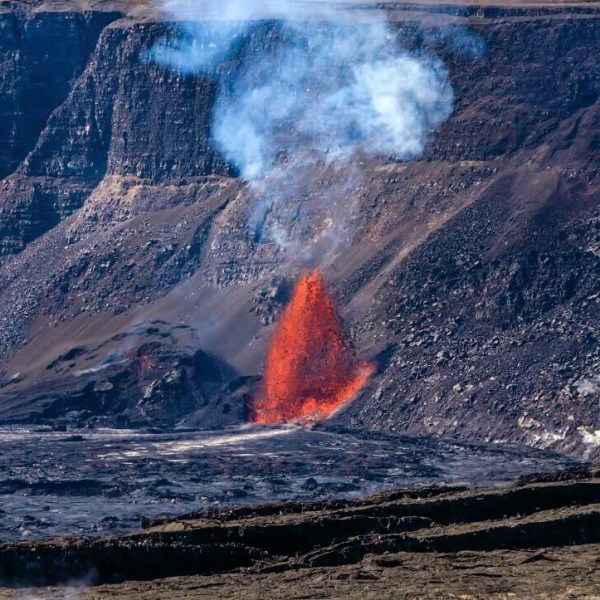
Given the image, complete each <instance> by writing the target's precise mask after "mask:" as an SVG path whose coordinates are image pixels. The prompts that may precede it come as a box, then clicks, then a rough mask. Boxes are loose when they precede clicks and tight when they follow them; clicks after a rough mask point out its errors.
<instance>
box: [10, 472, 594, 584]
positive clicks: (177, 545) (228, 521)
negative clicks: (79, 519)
mask: <svg viewBox="0 0 600 600" xmlns="http://www.w3.org/2000/svg"><path fill="white" fill-rule="evenodd" d="M598 486H599V483H598V481H597V480H594V479H591V480H588V481H584V482H574V483H571V482H565V483H554V484H535V485H528V486H525V487H521V488H517V489H514V488H506V489H497V490H475V491H470V492H460V491H458V492H457V491H454V490H450V489H446V490H444V489H443V488H440V489H438V490H436V491H435V493H432V494H427V493H426V491H425V492H424V494H423V496H421V497H416V498H415V497H414V495H412V494H410V493H408V494H399V493H397V492H391V493H384V494H380V495H378V496H374V497H371V498H366V499H362V500H355V501H346V502H341V503H338V504H337V505H335V506H331V505H329V504H327V503H321V504H318V503H313V504H307V505H301V504H298V505H293V506H292V507H283V509H282V506H281V505H270V506H261V507H256V510H255V511H254V512H250V513H248V514H245V515H243V514H239V511H238V512H236V511H223V512H211V513H210V514H208V513H207V514H204V515H203V514H197V515H190V516H188V517H183V518H181V519H177V520H174V521H171V522H167V523H163V524H159V525H154V526H153V527H148V528H147V529H146V530H145V531H144V532H143V533H138V534H132V535H129V536H125V537H120V538H104V539H99V540H95V541H90V540H85V539H81V540H77V539H73V540H54V541H48V542H43V543H21V544H5V545H3V546H0V580H1V581H2V583H3V585H24V584H35V585H47V584H53V583H54V584H56V583H61V582H65V581H68V580H69V579H74V578H79V577H83V576H85V575H87V574H89V573H93V576H92V579H93V583H103V582H119V581H126V580H147V579H159V578H162V577H169V576H176V575H193V574H206V573H218V572H226V571H231V570H234V569H242V568H243V569H245V573H246V574H248V572H261V573H269V572H285V571H288V570H290V569H293V570H295V571H296V572H298V569H301V568H306V567H317V566H328V567H333V566H340V565H345V564H355V563H358V562H360V561H361V560H362V559H363V558H364V557H365V556H366V555H371V556H382V555H387V558H388V559H389V554H390V553H398V552H401V551H403V552H432V551H435V552H459V551H466V550H469V551H478V550H485V551H488V552H489V551H493V550H497V549H518V548H528V549H537V548H544V549H545V548H548V547H552V546H563V545H578V544H589V543H598V542H599V541H600V533H599V532H600V529H599V527H598V526H599V525H600V513H599V512H598V504H596V503H595V502H596V500H597V498H598ZM288 508H293V509H294V510H289V509H288ZM382 560H385V558H382ZM382 566H383V563H382ZM246 576H248V575H246Z"/></svg>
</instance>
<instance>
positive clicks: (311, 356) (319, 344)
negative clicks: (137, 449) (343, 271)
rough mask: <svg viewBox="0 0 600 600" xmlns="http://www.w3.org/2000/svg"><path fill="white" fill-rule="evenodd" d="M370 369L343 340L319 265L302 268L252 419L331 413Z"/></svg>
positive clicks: (308, 417)
mask: <svg viewBox="0 0 600 600" xmlns="http://www.w3.org/2000/svg"><path fill="white" fill-rule="evenodd" d="M373 372H374V366H373V365H371V364H369V363H358V362H357V361H356V358H355V356H354V354H353V352H352V351H351V349H350V348H349V347H348V345H347V344H346V343H345V342H344V338H343V335H342V324H341V321H340V318H339V316H338V314H337V311H336V309H335V305H334V303H333V299H332V298H331V296H330V295H329V294H328V293H327V290H326V288H325V281H324V280H323V275H322V274H321V272H320V271H319V270H315V271H313V272H312V273H309V272H308V271H304V272H303V274H302V277H301V278H300V281H299V282H298V284H297V285H296V289H295V290H294V295H293V297H292V300H291V302H290V303H289V304H288V306H287V307H286V309H285V311H284V312H283V314H282V316H281V319H280V322H279V325H278V327H277V330H276V331H275V334H274V336H273V339H272V340H271V345H270V348H269V352H268V355H267V364H266V368H265V377H264V389H263V392H262V395H261V396H260V397H259V399H258V401H257V402H256V405H255V407H254V414H253V416H252V421H253V422H255V423H264V424H269V423H270V424H272V423H281V422H283V421H294V420H299V419H306V420H320V419H325V418H327V417H329V416H331V415H332V414H333V413H334V412H335V411H336V410H337V409H338V408H339V407H340V406H342V405H343V404H345V403H346V402H348V401H349V400H351V399H352V398H353V397H354V396H355V395H356V393H357V392H358V391H359V390H360V389H361V388H362V387H363V385H365V383H366V382H367V380H368V379H369V377H370V376H371V375H372V374H373Z"/></svg>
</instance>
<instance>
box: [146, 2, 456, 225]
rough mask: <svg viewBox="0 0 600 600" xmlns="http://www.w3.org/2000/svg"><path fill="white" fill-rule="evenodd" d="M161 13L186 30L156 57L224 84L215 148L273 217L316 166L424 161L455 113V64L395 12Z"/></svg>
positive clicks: (303, 7) (269, 7)
mask: <svg viewBox="0 0 600 600" xmlns="http://www.w3.org/2000/svg"><path fill="white" fill-rule="evenodd" d="M161 7H162V9H163V11H164V12H165V13H166V15H167V16H168V17H169V18H172V19H174V20H176V21H177V22H178V27H181V28H182V31H181V35H180V36H179V37H178V39H176V40H175V41H173V40H170V41H164V42H162V43H160V44H158V45H157V46H155V47H154V48H153V49H152V50H151V53H150V59H151V60H153V61H155V62H159V63H161V64H163V65H166V66H169V67H172V68H175V69H178V70H179V71H181V72H184V73H190V74H201V75H203V76H206V77H211V78H214V79H215V82H216V84H217V86H218V88H217V98H216V102H215V105H214V113H213V123H212V136H213V138H214V140H213V141H214V143H215V145H216V147H217V148H218V149H219V150H220V151H221V152H222V154H223V155H224V156H225V158H226V159H227V160H228V161H229V162H230V163H231V164H233V165H234V166H235V167H236V168H237V169H238V170H239V173H240V175H241V176H242V177H243V178H244V179H245V180H246V181H247V182H248V183H249V184H250V186H251V187H252V188H254V190H255V191H256V192H257V193H256V196H258V197H261V198H262V202H261V204H260V208H261V210H262V212H263V213H264V212H265V211H267V210H269V211H272V210H273V205H272V204H273V200H272V197H273V195H276V196H277V197H278V198H279V199H281V198H282V197H283V198H284V199H285V196H286V193H289V190H290V189H293V190H294V193H295V195H296V196H297V192H298V189H297V186H298V180H299V179H302V175H299V173H303V172H304V173H306V169H308V168H310V167H311V166H314V165H336V166H337V165H339V166H345V165H355V164H356V163H357V162H358V159H359V158H360V159H361V160H362V159H365V158H369V157H374V156H384V157H388V158H389V157H391V158H394V159H398V160H407V159H413V158H415V157H417V156H419V155H420V154H421V153H422V152H423V149H424V145H425V143H426V140H427V137H428V135H429V134H430V132H431V131H432V130H434V129H435V128H437V127H439V126H440V124H441V123H442V122H443V121H444V120H445V119H446V118H447V117H448V116H449V114H450V113H451V111H452V106H453V93H452V88H451V86H450V84H449V82H448V73H447V70H446V68H445V67H444V65H443V63H442V62H441V61H440V60H439V59H438V58H437V57H435V56H433V55H431V54H427V53H425V52H409V51H407V50H406V49H405V48H403V46H402V44H401V42H400V41H399V36H398V34H397V32H396V31H395V30H394V27H393V26H392V24H391V23H389V22H388V20H387V18H386V16H385V13H384V12H383V11H380V10H372V11H365V10H358V9H356V6H355V7H354V8H352V7H351V6H346V7H344V5H343V4H341V3H337V2H332V1H327V0H325V1H321V2H311V1H306V2H298V1H293V0H262V1H260V0H258V1H257V0H254V1H252V2H249V1H247V0H222V1H221V2H219V4H218V5H217V4H216V3H215V2H211V1H209V0H169V1H167V0H163V1H162V4H161ZM259 38H260V43H259V44H257V43H256V42H257V40H258V39H259ZM286 190H287V192H286ZM270 198H271V199H270ZM255 216H256V215H255Z"/></svg>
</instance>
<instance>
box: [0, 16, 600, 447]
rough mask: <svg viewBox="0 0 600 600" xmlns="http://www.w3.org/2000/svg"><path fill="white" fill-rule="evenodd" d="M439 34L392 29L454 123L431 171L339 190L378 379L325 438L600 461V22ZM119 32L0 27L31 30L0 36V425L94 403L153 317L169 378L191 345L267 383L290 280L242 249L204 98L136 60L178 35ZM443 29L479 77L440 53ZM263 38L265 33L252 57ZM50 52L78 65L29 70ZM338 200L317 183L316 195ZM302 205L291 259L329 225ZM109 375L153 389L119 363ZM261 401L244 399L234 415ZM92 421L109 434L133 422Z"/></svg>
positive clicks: (358, 332)
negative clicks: (535, 449)
mask: <svg viewBox="0 0 600 600" xmlns="http://www.w3.org/2000/svg"><path fill="white" fill-rule="evenodd" d="M445 10H446V9H444V10H442V11H441V12H442V13H444V11H445ZM451 12H454V13H456V14H457V15H458V16H456V17H454V18H455V24H453V25H447V24H446V25H444V26H442V27H441V28H440V25H439V23H438V24H436V23H435V22H434V21H433V18H432V13H431V12H429V11H427V10H425V9H423V10H422V11H419V9H416V8H415V9H411V12H410V13H408V12H405V11H402V10H399V9H398V10H396V11H395V12H393V13H392V18H393V19H394V20H395V21H397V22H398V28H399V35H401V36H402V37H403V39H404V40H405V43H406V45H407V46H408V47H409V48H412V49H417V48H422V47H423V48H425V49H428V50H433V51H435V52H437V53H438V54H440V55H441V57H442V58H443V59H444V61H445V62H446V63H447V64H448V65H449V67H450V71H451V79H452V84H453V87H454V91H455V95H456V108H455V111H454V114H453V115H452V117H451V118H450V119H448V121H447V122H446V123H445V124H444V126H443V127H442V129H441V131H440V132H439V133H438V134H436V135H435V136H434V137H433V138H432V139H431V141H430V144H429V146H428V149H427V151H426V154H425V158H424V159H423V160H420V161H414V162H410V163H397V162H394V161H391V160H389V159H387V158H386V157H382V158H380V159H378V160H373V161H371V162H369V163H368V164H366V165H365V166H364V176H363V179H362V181H361V183H360V185H359V186H358V187H357V189H356V190H354V191H353V194H354V195H355V196H356V198H355V199H356V200H357V202H356V203H355V204H354V205H353V208H352V210H351V214H349V215H347V220H348V222H352V223H353V227H354V229H353V230H348V231H347V232H345V233H347V235H348V236H349V237H350V238H351V239H353V240H354V241H353V242H351V243H350V245H349V247H347V248H345V249H344V251H343V252H340V253H339V254H338V255H337V256H336V257H335V259H334V260H333V261H332V264H331V265H330V266H329V267H327V268H326V269H325V277H326V279H327V282H328V284H329V285H330V286H331V288H332V289H333V290H334V292H335V294H336V298H337V300H338V303H339V305H340V307H341V310H342V312H343V313H344V314H343V316H344V319H345V321H346V322H347V323H348V326H349V330H350V331H349V333H351V334H352V336H353V338H354V344H355V346H356V349H357V351H358V354H359V355H360V356H361V357H364V358H366V359H375V360H377V362H378V363H379V366H380V370H379V374H378V375H377V376H376V377H374V378H373V379H372V382H371V384H370V386H369V387H368V389H366V390H365V392H364V393H363V394H361V396H360V397H359V398H357V400H356V401H355V402H354V403H353V404H352V405H350V406H349V407H348V408H347V409H346V410H344V411H343V412H342V413H340V414H339V415H338V416H337V417H336V418H337V419H338V420H339V421H341V422H343V423H346V424H348V423H351V424H352V425H353V426H359V427H368V428H371V429H381V430H393V431H403V432H405V431H408V432H410V433H413V434H446V435H451V436H459V437H463V438H466V439H477V440H488V441H489V440H505V441H511V442H524V443H529V444H532V445H536V446H542V447H553V448H557V449H562V450H567V451H570V452H574V453H577V454H586V455H587V454H597V452H598V450H597V448H598V443H597V437H598V436H597V435H596V433H595V432H596V430H597V429H600V423H599V422H598V419H599V417H598V411H597V410H596V407H597V403H598V395H599V393H600V354H599V344H598V333H597V331H598V313H599V311H598V308H599V302H600V261H599V258H598V257H599V255H600V237H599V235H600V234H599V231H600V214H599V213H598V204H597V202H596V201H595V198H596V197H597V192H598V182H599V178H598V175H599V172H598V164H599V163H598V159H599V158H600V141H599V140H600V131H599V129H598V122H599V121H598V117H599V112H600V101H599V94H600V87H599V86H600V84H599V83H598V82H599V81H600V77H599V73H598V69H599V67H598V61H597V57H598V55H600V15H598V12H597V8H596V7H595V5H577V6H575V7H571V8H561V7H555V8H551V7H546V8H527V7H514V8H506V7H505V8H503V7H495V8H486V9H485V10H483V9H482V10H480V11H469V10H467V9H466V8H465V9H464V10H458V9H456V10H453V11H451ZM115 19H116V15H114V14H112V13H107V12H97V11H96V10H92V11H91V12H89V13H85V14H81V13H79V12H74V11H69V10H64V11H63V12H60V13H51V12H44V11H43V10H42V11H41V12H36V13H32V14H25V13H22V12H19V13H17V12H15V11H12V12H11V10H10V9H8V10H5V11H4V12H2V13H1V14H0V23H5V25H2V27H4V28H5V29H6V31H7V32H9V31H10V32H13V31H15V32H16V31H20V32H22V33H21V34H19V35H17V34H16V33H14V34H12V33H11V34H10V35H8V34H7V35H6V36H5V35H4V34H2V35H1V36H0V55H1V56H6V57H7V58H6V59H5V62H3V63H2V65H4V66H3V67H2V68H3V69H5V70H6V72H7V73H8V74H9V75H7V77H4V78H2V79H1V80H0V110H2V111H4V112H6V114H8V115H9V117H8V119H3V120H2V122H1V123H0V140H8V143H7V144H4V143H2V144H1V146H2V149H1V150H0V152H3V153H4V154H0V174H1V175H3V176H5V178H4V179H3V180H2V181H0V254H1V255H2V256H3V258H2V259H1V260H2V262H1V266H0V325H1V326H0V357H1V358H0V368H1V369H2V371H1V372H2V388H1V389H0V419H2V420H4V421H14V420H19V421H23V420H27V419H29V418H31V416H32V415H36V418H39V416H40V414H44V411H48V412H47V413H46V414H47V418H48V419H52V420H54V419H56V418H58V417H60V416H64V415H66V412H73V411H75V412H77V411H84V410H86V408H87V405H88V403H89V402H90V400H89V399H88V397H87V396H85V395H81V390H80V385H79V383H78V382H79V381H81V379H80V378H79V377H76V376H75V374H76V373H79V372H81V371H87V372H88V374H87V375H86V377H89V378H90V379H89V381H90V382H91V383H90V385H92V386H96V384H98V385H100V386H102V384H101V383H99V380H98V379H97V376H96V375H94V373H95V372H94V371H93V369H95V368H98V367H101V366H102V365H104V364H106V361H107V360H111V359H110V357H111V356H114V355H118V354H119V353H121V354H127V353H130V354H127V355H128V356H134V355H135V353H136V352H138V350H139V349H140V348H141V347H142V346H143V345H144V344H146V343H148V342H152V341H156V339H155V338H156V335H157V334H156V332H155V331H154V330H153V325H152V323H153V322H155V321H157V320H158V321H161V323H163V324H162V325H161V327H160V334H159V340H162V342H164V340H166V339H167V338H168V340H169V341H168V348H169V353H174V354H177V355H179V357H180V359H181V360H183V359H185V357H189V356H193V355H194V353H195V352H197V351H198V350H199V349H201V350H202V351H203V352H206V353H208V354H209V355H211V356H212V355H216V356H217V357H218V360H220V361H222V362H223V363H228V364H230V365H231V370H230V371H228V370H227V369H229V367H227V368H226V367H225V366H224V367H223V368H224V372H225V371H226V372H227V373H229V372H231V373H232V375H231V377H232V378H235V377H237V376H238V375H244V376H253V375H256V374H257V373H259V372H260V371H261V368H262V362H263V360H264V356H265V348H266V342H267V341H268V339H269V336H270V333H271V327H272V325H273V323H274V321H275V320H276V319H277V316H278V314H279V312H280V309H281V306H282V304H283V303H284V302H285V299H286V298H287V297H288V295H289V290H290V289H291V285H292V282H293V280H294V279H295V277H296V276H297V274H298V270H297V269H296V266H294V267H293V268H292V267H289V263H286V261H285V260H282V254H281V252H280V250H279V249H278V248H277V247H276V246H274V245H272V244H267V243H263V242H261V241H260V240H257V239H256V237H255V236H254V235H253V234H252V232H250V231H248V228H247V217H248V207H249V206H250V205H251V202H252V200H251V198H250V193H249V192H248V190H247V189H245V188H244V186H243V183H242V182H240V181H239V180H237V179H236V178H235V177H234V173H233V171H232V169H231V167H230V166H228V165H226V164H225V162H224V161H223V159H222V158H221V157H220V156H219V154H218V153H217V152H215V150H214V149H213V148H212V146H211V143H210V135H211V134H210V115H211V110H212V103H213V101H214V94H215V89H214V87H215V86H214V83H213V82H211V81H208V80H207V79H205V78H201V77H193V76H183V75H180V74H178V73H174V72H172V71H168V70H165V69H164V68H161V67H158V66H156V65H153V64H149V63H147V62H146V61H144V60H141V57H142V56H143V55H144V52H145V51H146V50H147V48H148V47H149V46H150V45H151V44H152V43H154V42H155V41H156V40H158V39H161V38H162V37H163V36H165V35H167V36H168V35H172V32H170V31H169V29H168V28H166V27H165V26H164V25H161V24H157V23H156V22H153V21H152V20H136V19H133V18H127V19H120V20H115ZM109 23H110V24H109ZM32 24H35V27H34V26H33V25H32ZM456 24H460V25H461V26H466V27H468V28H469V29H470V30H471V31H472V32H473V33H475V34H476V35H477V36H479V38H480V39H481V40H482V41H483V47H484V48H485V50H484V53H483V55H481V56H475V55H474V54H473V53H470V52H466V51H465V46H464V44H462V45H461V44H460V43H457V39H461V38H457V37H456V35H450V33H449V32H450V30H451V29H452V28H453V27H454V28H455V29H456ZM17 25H18V27H17ZM2 31H4V29H3V30H2ZM269 31H270V29H269V25H268V24H264V23H263V24H261V25H257V26H256V29H255V31H254V32H253V33H252V35H251V36H250V38H249V39H250V41H251V42H252V43H249V44H248V51H249V52H260V49H261V44H262V43H263V42H262V40H264V39H265V36H266V35H268V33H269ZM23 32H25V33H23ZM61 32H62V33H61ZM34 34H35V35H34ZM53 35H59V36H62V37H63V38H66V39H67V41H68V42H69V43H70V44H71V47H73V46H77V47H78V51H77V52H75V51H72V52H71V51H67V50H65V51H64V54H60V53H59V54H54V55H52V56H51V57H50V58H48V57H47V56H46V55H47V53H44V52H43V51H42V50H36V48H41V47H42V46H40V44H43V43H50V42H49V41H48V40H51V39H53V38H52V36H53ZM28 36H29V37H28ZM36 36H37V37H36ZM29 48H31V51H29ZM26 50H27V51H26ZM28 52H29V54H28ZM29 55H31V57H32V58H31V59H26V58H25V57H26V56H29ZM42 55H43V56H44V57H45V58H43V59H42ZM3 60H4V59H3ZM44 60H45V61H50V62H51V64H50V63H48V65H47V66H44V65H45V64H46V63H44ZM11 61H12V62H11ZM28 61H29V62H28ZM61 61H62V62H61ZM234 62H235V61H234ZM40 65H41V66H40ZM235 68H236V65H235V64H229V65H227V66H226V67H224V69H223V71H224V72H225V71H226V70H227V69H235ZM36 69H37V70H36ZM40 70H41V72H42V74H40ZM223 76H224V73H223ZM59 80H60V81H59ZM33 82H35V84H36V85H38V86H46V88H47V89H48V90H51V91H52V93H49V94H38V95H35V97H36V98H37V100H36V102H43V103H44V106H43V107H40V106H37V104H36V105H35V106H31V107H29V108H28V110H31V115H32V118H27V117H25V116H24V114H25V113H24V110H25V108H26V107H27V102H26V101H25V100H27V101H28V102H33V100H32V98H33V96H34V94H33V92H31V90H32V87H31V86H32V85H33ZM28 86H29V87H28ZM19 98H20V100H19ZM42 98H43V101H42ZM24 107H25V108H24ZM44 111H45V112H44ZM50 113H51V114H50ZM34 116H35V118H33V117H34ZM42 116H43V119H42ZM36 119H37V120H36ZM24 122H26V123H27V126H23V125H22V123H24ZM35 123H37V125H36V124H35ZM19 163H20V164H19ZM344 178H345V174H344V173H343V172H339V171H336V170H334V169H328V168H326V167H315V170H314V172H313V173H311V174H310V180H311V181H312V182H313V183H312V189H309V195H311V194H312V195H313V196H315V195H317V194H318V192H319V186H320V184H321V182H323V181H325V180H328V181H330V182H331V181H336V180H338V179H339V180H340V181H344ZM309 187H311V186H309ZM308 204H309V203H308ZM298 207H299V209H298V210H299V213H298V217H297V218H296V219H295V220H291V221H290V224H289V229H290V232H289V233H290V236H291V237H292V239H294V240H297V241H302V240H306V239H307V238H309V237H311V236H312V235H314V234H315V233H318V232H319V231H320V228H321V226H322V223H321V221H322V220H323V218H322V214H321V213H319V212H318V211H317V212H313V213H310V212H309V209H307V208H305V205H304V204H301V203H300V202H299V204H298ZM303 211H304V212H303ZM182 324H183V325H184V326H185V327H186V328H187V329H185V330H183V329H178V327H179V326H180V325H182ZM148 330H150V332H151V333H148ZM160 335H164V336H166V337H164V338H161V337H160ZM74 349H80V350H79V351H78V352H76V353H75V354H74V355H73V356H72V359H70V360H65V361H62V362H60V361H59V362H60V364H59V363H57V362H56V361H57V360H58V358H59V357H61V356H63V357H64V356H69V353H70V352H72V351H74ZM186 360H187V359H186ZM111 368H112V369H114V371H115V373H118V372H121V370H122V371H123V373H124V375H123V377H124V378H125V379H127V378H128V377H130V376H131V377H132V378H133V380H132V381H133V382H134V383H133V384H132V385H133V387H135V388H136V389H138V390H143V389H145V387H144V385H142V384H143V383H144V382H145V383H146V384H149V381H146V380H144V381H142V380H141V379H139V378H137V377H138V376H137V375H135V372H136V371H135V369H134V370H133V371H132V370H131V369H132V367H131V363H126V362H123V363H118V364H117V363H115V364H114V365H112V366H111ZM90 369H92V371H90ZM152 369H153V367H150V375H148V376H149V377H150V379H151V380H152V381H154V380H156V381H159V380H161V377H162V376H163V375H164V374H163V373H162V372H159V371H157V372H156V377H155V378H154V379H152V377H153V374H152V373H153V372H152ZM128 373H129V375H127V374H128ZM228 377H229V375H227V376H225V377H224V380H223V381H222V384H225V383H226V380H227V378H228ZM190 381H191V379H188V380H186V382H185V383H184V384H182V385H185V386H187V387H186V390H187V391H186V392H185V393H184V395H186V394H187V396H186V397H190V394H191V395H192V396H193V391H192V387H193V385H192V384H191V383H190ZM86 382H87V380H86ZM156 385H157V386H158V387H157V388H156V389H162V388H160V385H159V384H158V383H157V384H156ZM194 385H195V384H194ZM255 385H256V384H255V383H253V384H252V386H250V387H249V388H248V389H246V388H245V387H244V386H245V384H244V386H242V387H244V391H243V392H240V394H241V396H240V398H241V399H240V401H239V403H238V404H236V406H237V407H238V408H240V410H239V411H238V410H235V411H233V414H234V415H236V417H235V418H236V419H242V418H243V415H244V414H245V413H244V410H245V409H244V406H246V404H247V402H248V398H249V395H251V393H252V389H254V388H255ZM133 387H132V388H131V389H133ZM234 387H235V386H234ZM250 388H252V389H250ZM219 389H220V388H219ZM57 390H60V393H59V392H58V391H57ZM69 390H71V391H69ZM136 393H137V392H136ZM141 394H143V392H142V391H140V392H139V393H138V395H137V396H136V398H137V399H136V402H138V401H139V400H140V398H141ZM211 398H213V396H211ZM214 398H218V394H217V396H214ZM214 401H215V402H217V404H219V406H222V404H221V403H220V402H219V401H218V400H214ZM211 402H212V400H211V401H209V402H208V404H207V405H206V406H212V404H211ZM102 406H104V407H105V408H104V409H102V410H105V412H106V413H107V414H108V413H110V415H109V416H110V417H111V418H115V419H116V418H117V417H118V416H119V415H123V414H124V411H125V410H126V408H124V407H121V406H119V407H117V406H115V405H113V404H110V403H109V404H106V405H102ZM67 408H68V411H67ZM197 408H198V406H197V405H195V409H197ZM186 411H187V409H185V410H184V409H183V408H182V409H181V411H180V412H178V413H177V415H175V416H173V415H172V416H171V417H167V416H165V413H160V414H159V413H158V412H157V413H155V415H156V416H155V417H152V418H151V419H150V421H155V422H156V423H159V422H162V419H166V421H165V422H166V423H173V422H176V421H177V420H178V419H181V418H184V414H183V413H184V412H186ZM209 413H210V410H208V409H206V410H205V412H204V413H202V414H203V417H202V419H204V418H206V419H207V422H210V417H209V416H208V415H209ZM220 418H221V417H219V419H220ZM202 419H200V417H198V418H197V419H196V420H195V423H199V421H201V420H202ZM232 420H235V419H233V418H232Z"/></svg>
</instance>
